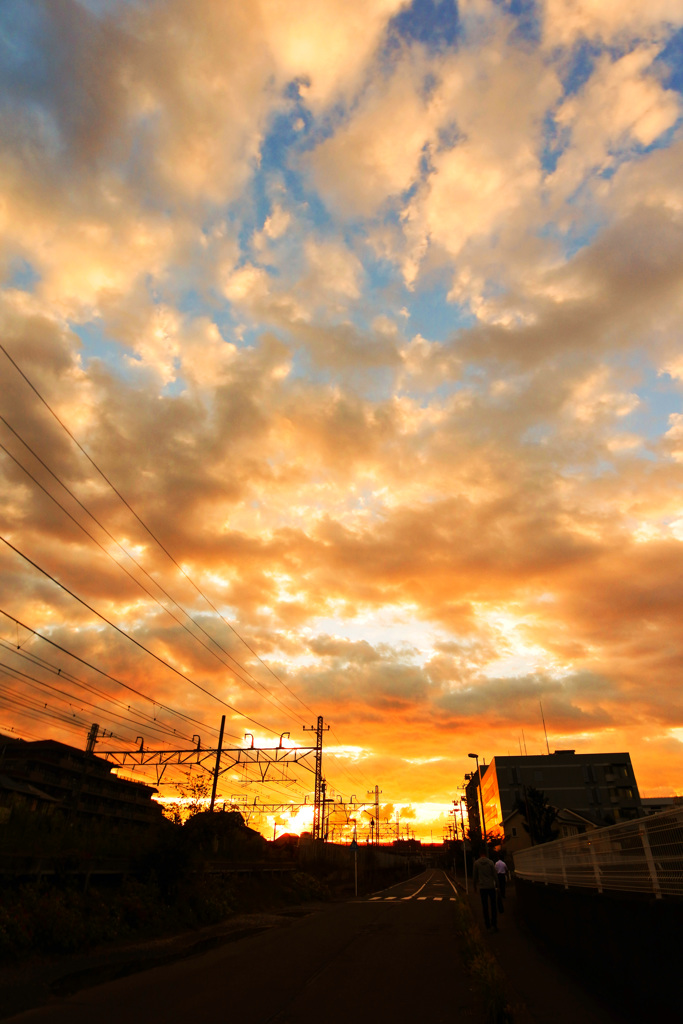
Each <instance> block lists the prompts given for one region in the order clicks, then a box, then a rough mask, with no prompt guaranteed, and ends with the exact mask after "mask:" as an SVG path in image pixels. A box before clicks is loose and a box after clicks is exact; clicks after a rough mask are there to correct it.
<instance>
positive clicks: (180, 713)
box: [0, 608, 237, 740]
mask: <svg viewBox="0 0 683 1024" xmlns="http://www.w3.org/2000/svg"><path fill="white" fill-rule="evenodd" d="M0 615H5V616H6V617H7V618H8V619H11V620H12V622H15V623H16V624H17V625H18V626H21V628H22V629H26V630H28V632H29V633H33V635H34V636H37V637H38V639H40V640H43V641H44V642H45V643H47V644H50V646H52V647H54V648H56V650H58V651H61V652H62V653H63V654H66V655H68V657H70V658H73V659H74V660H75V661H78V662H80V663H81V665H85V666H86V668H91V669H92V670H93V671H94V672H97V673H98V674H99V675H101V676H103V677H104V678H105V679H111V681H112V682H114V683H117V684H118V685H119V686H122V687H123V688H124V689H125V690H129V691H130V692H131V693H134V694H136V695H137V696H138V697H142V698H143V700H147V701H149V702H150V704H154V705H156V707H160V708H163V709H164V711H168V712H169V713H170V714H173V715H176V717H178V718H182V719H184V720H185V721H186V722H191V723H192V724H193V725H199V726H201V727H202V728H203V729H208V730H209V732H215V733H217V732H218V729H216V728H214V727H213V726H207V725H206V724H205V723H204V722H200V721H199V719H197V718H192V716H191V715H186V714H185V712H184V711H177V710H176V709H175V708H172V707H170V706H169V705H168V704H164V703H163V702H161V701H159V700H157V699H156V698H154V697H150V696H149V694H147V693H143V691H142V690H138V689H136V688H135V687H134V686H131V685H130V684H129V683H124V682H123V680H122V679H117V677H116V676H113V675H111V674H110V673H109V672H105V671H104V669H101V668H98V667H97V665H93V664H92V662H90V661H86V659H85V658H81V656H80V655H78V654H74V653H73V651H70V650H68V648H66V647H63V646H62V645H61V644H58V643H57V641H56V640H51V639H50V637H48V636H45V635H44V634H43V633H39V632H38V631H37V630H35V629H33V628H32V627H31V626H27V625H26V623H25V622H21V621H20V620H19V619H17V618H16V617H15V616H14V615H12V614H10V612H8V611H5V610H4V609H3V608H0ZM226 735H228V736H229V737H230V739H234V740H236V739H237V736H234V735H233V734H232V733H228V734H226Z"/></svg>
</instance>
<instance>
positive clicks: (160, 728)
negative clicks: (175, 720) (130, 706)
mask: <svg viewBox="0 0 683 1024" xmlns="http://www.w3.org/2000/svg"><path fill="white" fill-rule="evenodd" d="M0 669H4V670H5V674H8V675H10V676H12V677H13V678H14V679H16V680H17V681H18V682H22V683H24V685H26V686H30V687H33V688H41V687H42V688H43V689H46V690H50V691H52V692H53V693H56V694H59V695H60V697H61V698H63V699H65V700H67V701H68V702H69V703H71V702H72V701H73V702H74V703H75V704H87V706H88V707H91V708H94V710H95V711H103V712H104V713H105V714H106V715H113V717H114V718H120V719H121V720H122V721H123V722H124V724H127V725H129V727H135V728H136V729H147V730H151V731H152V732H153V733H157V734H159V735H160V736H161V737H162V739H166V740H167V738H168V737H170V738H171V739H172V738H173V736H174V730H173V729H172V728H171V727H170V726H165V725H164V724H163V723H161V724H160V725H157V726H155V725H152V724H151V723H150V722H149V721H147V722H145V721H140V720H138V719H135V718H133V717H132V716H131V715H123V714H121V712H120V711H113V710H109V709H106V708H102V707H100V706H99V705H98V704H93V702H92V701H90V700H86V699H85V698H84V697H82V698H80V700H79V698H78V697H77V696H75V695H74V694H72V693H67V692H66V691H65V690H60V689H59V687H57V686H53V685H52V684H51V683H46V682H45V681H44V680H42V679H36V677H35V676H30V675H29V674H28V673H27V672H21V671H20V670H19V669H17V668H12V666H10V665H6V664H5V663H4V662H2V661H0ZM81 710H82V709H81ZM115 738H116V739H121V740H122V742H124V743H125V742H126V740H124V739H123V737H119V736H117V737H115ZM182 738H183V737H180V736H179V737H178V739H182ZM128 742H131V741H128Z"/></svg>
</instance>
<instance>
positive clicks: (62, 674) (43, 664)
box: [0, 637, 191, 742]
mask: <svg viewBox="0 0 683 1024" xmlns="http://www.w3.org/2000/svg"><path fill="white" fill-rule="evenodd" d="M0 645H2V646H3V647H5V648H6V649H7V650H8V651H9V652H11V653H12V654H14V655H15V656H18V657H20V658H23V659H24V660H26V661H28V662H29V664H31V665H34V666H36V667H38V668H41V669H43V671H47V672H52V673H53V675H55V676H57V677H58V678H59V679H63V680H64V681H65V682H68V683H71V684H72V685H73V686H77V687H80V688H82V689H84V690H85V691H86V692H87V693H92V694H94V695H95V696H97V697H101V698H102V699H103V700H106V701H108V702H109V703H111V704H116V705H118V706H119V707H120V708H123V710H124V711H129V712H130V711H131V706H130V704H128V705H126V704H125V703H124V701H122V700H120V698H118V697H114V696H112V695H111V694H109V693H107V692H106V691H105V690H100V689H99V688H98V687H96V686H93V685H92V684H91V683H86V682H85V681H84V680H82V679H79V678H78V677H77V676H74V675H73V674H72V673H70V672H67V671H64V670H62V669H61V668H58V667H57V666H56V665H52V664H50V662H49V661H46V660H45V659H44V658H40V657H38V656H37V655H35V654H33V653H32V652H30V651H23V650H17V649H16V648H15V647H14V646H13V645H12V644H10V643H8V642H7V640H4V639H3V638H2V637H0ZM45 685H48V684H45ZM134 713H135V714H136V715H139V716H140V717H141V718H143V719H145V720H146V722H147V723H154V722H156V721H159V722H160V727H163V728H164V729H166V730H168V731H170V732H171V733H172V734H173V735H174V736H177V737H178V738H179V739H190V737H188V736H185V735H184V734H183V733H181V732H179V731H178V730H177V729H174V728H173V727H172V726H170V725H166V724H165V723H163V722H161V720H160V719H157V717H156V715H155V716H151V715H148V714H146V712H144V711H141V710H140V709H139V708H136V709H135V712H134ZM152 727H154V726H152ZM190 742H191V739H190Z"/></svg>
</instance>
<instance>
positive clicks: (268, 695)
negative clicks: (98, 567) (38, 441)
mask: <svg viewBox="0 0 683 1024" xmlns="http://www.w3.org/2000/svg"><path fill="white" fill-rule="evenodd" d="M0 422H2V423H4V425H5V426H6V427H7V429H8V430H10V431H11V432H12V434H14V436H15V437H16V438H17V440H18V441H20V442H21V444H23V445H24V447H25V448H26V449H27V450H28V451H29V452H30V453H31V455H32V456H33V457H34V459H36V461H37V462H39V463H40V465H41V466H42V467H43V468H44V469H45V470H46V472H48V473H49V474H50V476H52V477H53V479H54V480H56V482H57V483H58V484H59V485H60V487H62V488H63V489H64V490H65V491H66V493H67V494H68V495H69V497H70V498H72V500H73V501H75V502H76V503H77V504H78V505H79V506H80V508H82V509H83V511H84V512H85V513H86V515H88V516H89V517H90V519H92V520H93V522H95V523H96V524H97V525H98V526H99V527H100V529H101V530H102V531H103V532H104V533H105V534H106V535H107V537H109V539H110V540H111V541H112V542H113V543H114V544H116V546H117V547H118V548H119V550H120V551H122V552H123V554H124V555H125V556H126V557H127V558H129V559H130V560H131V562H133V564H134V565H135V566H136V567H137V568H138V569H139V570H140V571H141V572H142V573H144V574H145V576H146V577H147V578H148V579H149V580H150V581H151V582H152V583H153V584H154V585H155V586H156V587H158V589H159V590H160V591H161V593H162V594H163V595H164V597H166V598H167V599H168V600H169V601H171V602H172V604H174V605H175V606H176V608H178V609H179V610H180V611H181V612H182V613H183V615H185V616H186V617H187V618H188V619H189V620H190V622H192V623H193V624H194V625H195V626H196V627H197V629H199V630H201V632H202V633H203V634H204V635H205V636H206V637H207V639H208V640H210V641H211V643H213V644H215V646H216V647H218V649H219V650H220V651H221V652H222V653H223V654H224V655H225V656H226V658H229V660H230V661H231V662H233V664H234V665H236V666H237V667H238V668H239V669H240V670H241V671H242V672H244V673H245V674H246V675H247V676H249V678H250V679H252V680H253V682H254V683H255V684H256V685H257V686H259V687H261V690H263V691H265V693H259V696H261V697H265V699H266V700H267V701H268V702H269V703H271V704H273V703H274V701H277V702H278V705H280V708H279V710H281V709H284V711H285V713H286V714H289V715H290V716H292V718H293V720H297V724H298V725H301V724H302V721H303V719H302V718H301V715H300V714H299V713H298V712H295V711H294V710H293V709H292V708H290V707H289V706H288V705H287V704H286V703H285V702H284V701H282V700H281V699H280V698H279V697H276V696H275V694H273V693H272V691H271V690H269V689H268V687H267V686H265V685H264V684H263V683H262V682H261V681H260V680H259V679H256V677H255V676H254V675H253V674H252V673H251V672H250V671H249V669H248V668H246V667H245V666H244V665H242V664H241V663H240V662H239V661H237V659H236V658H234V657H233V655H232V654H230V652H229V651H226V650H225V648H224V647H223V646H222V644H220V643H219V642H218V641H217V640H216V639H215V637H212V636H211V634H210V633H208V632H207V630H205V629H204V627H203V626H202V624H201V623H200V622H197V620H196V619H195V618H194V617H193V616H192V615H191V614H190V613H189V612H188V611H187V609H185V608H183V606H182V605H181V604H180V603H179V602H178V601H176V600H175V598H174V597H172V596H171V594H169V593H168V591H167V590H166V589H165V588H164V587H163V586H162V585H161V584H160V583H159V581H158V580H156V579H154V577H153V576H152V575H151V574H150V573H149V572H148V571H147V569H145V567H144V566H143V565H141V563H140V562H138V560H137V559H136V558H135V557H134V556H133V555H131V554H130V552H128V551H127V550H126V549H125V548H124V546H123V545H122V544H121V543H120V542H119V541H118V540H117V539H116V537H114V535H113V534H112V533H110V531H109V530H108V529H107V527H106V526H104V524H103V523H101V522H100V520H99V519H98V518H97V516H95V515H94V514H93V513H92V512H91V511H90V510H89V509H88V508H87V507H86V506H85V505H84V504H83V502H82V501H80V499H79V498H78V497H77V496H76V495H75V494H74V493H73V491H72V490H71V489H70V488H69V487H67V485H66V484H65V483H64V481H63V480H62V479H61V478H60V477H59V476H58V474H56V473H55V472H54V471H53V470H52V469H51V468H50V466H48V465H47V463H46V462H45V461H44V460H43V459H42V458H41V457H40V456H39V455H38V454H37V452H35V451H34V450H33V448H32V447H31V446H30V445H29V444H28V442H27V441H25V440H24V438H23V437H22V436H21V435H20V434H19V433H18V431H16V430H15V429H14V427H13V426H12V425H11V424H10V423H9V422H8V421H7V420H6V419H5V417H4V416H0ZM0 450H1V451H3V452H4V453H5V455H7V456H8V458H10V459H11V460H12V461H13V462H14V463H15V465H17V466H18V467H19V469H21V470H22V471H23V472H24V473H25V474H26V476H28V478H29V479H30V480H32V481H33V483H34V484H35V485H36V487H39V488H40V489H41V491H42V492H43V493H44V494H45V495H46V496H47V497H48V498H50V500H51V501H53V502H54V504H55V505H57V507H58V508H60V509H61V510H62V512H63V513H64V514H65V515H66V516H68V518H69V519H70V520H71V521H72V522H73V523H74V524H75V525H76V526H77V527H78V528H79V529H80V530H82V531H83V533H84V534H85V535H86V537H88V538H89V539H90V540H91V541H92V542H93V543H94V544H96V545H97V547H98V548H99V549H100V550H101V551H102V552H104V554H105V555H106V556H107V557H108V558H110V559H111V561H113V562H114V564H115V565H117V566H118V567H119V569H121V571H122V572H124V573H125V574H126V576H128V578H129V579H131V580H132V581H133V583H135V584H136V585H137V586H139V587H140V589H141V590H142V591H143V592H144V593H145V594H147V596H148V597H150V598H151V599H152V600H153V601H155V602H156V603H157V604H158V605H159V607H160V608H162V609H163V611H165V612H166V613H167V615H169V616H170V617H171V618H172V619H173V621H174V622H176V623H177V624H178V625H179V626H180V627H181V628H182V629H184V630H185V632H186V633H187V634H188V635H189V636H191V637H192V639H193V640H196V641H197V643H199V644H201V645H202V647H203V648H204V649H205V650H206V651H208V652H209V654H212V655H213V656H214V657H215V658H216V659H217V660H218V661H219V662H220V663H221V664H222V665H225V667H226V668H228V669H229V670H230V671H231V672H233V674H234V675H235V676H236V678H237V679H239V680H240V682H242V683H244V684H245V685H246V686H250V687H251V689H253V690H255V691H256V692H258V691H257V690H256V687H255V686H254V685H252V683H250V682H249V679H244V678H243V677H242V676H241V675H240V674H239V673H237V672H235V670H234V669H232V668H231V667H230V666H229V665H227V664H226V662H224V661H223V659H222V658H220V657H219V656H218V654H216V651H215V650H214V649H213V648H212V647H209V645H208V644H206V643H204V641H203V640H202V639H201V638H200V637H198V636H196V634H194V633H193V632H192V631H191V630H190V629H188V627H187V624H186V623H184V622H182V621H181V620H180V619H179V618H178V617H177V616H176V615H174V614H173V612H172V611H171V610H170V609H169V608H167V607H166V606H165V605H164V604H162V602H161V601H160V600H159V598H158V597H157V596H156V595H155V594H153V593H152V592H151V591H150V590H149V589H148V588H147V587H146V586H145V585H144V583H142V582H141V580H139V579H137V577H135V576H134V575H133V574H132V573H131V572H130V571H129V570H128V569H126V567H125V566H124V565H122V564H121V562H119V561H117V559H115V558H114V556H113V555H112V553H111V552H110V551H108V550H107V549H106V547H105V546H104V544H102V543H101V542H100V541H99V540H98V539H97V538H96V537H94V536H93V534H92V533H90V531H89V530H88V529H86V527H85V526H84V525H83V523H81V522H79V520H78V519H76V517H75V516H74V515H73V514H72V513H71V512H69V510H68V509H67V508H65V507H64V505H62V503H61V502H60V501H58V499H57V498H56V497H55V495H54V494H52V493H51V492H50V491H49V490H48V489H47V488H46V487H45V486H44V485H43V484H42V483H41V482H40V481H39V480H38V479H37V478H36V477H35V476H34V475H33V474H32V473H31V472H30V470H28V469H27V468H26V466H25V465H24V464H23V463H22V462H21V461H20V460H19V459H18V458H17V457H16V456H15V455H13V454H12V452H10V451H9V449H8V448H6V447H5V445H3V444H0ZM271 697H272V699H271ZM274 706H275V705H274ZM294 716H296V719H294Z"/></svg>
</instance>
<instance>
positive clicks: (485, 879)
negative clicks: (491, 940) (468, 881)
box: [472, 846, 498, 932]
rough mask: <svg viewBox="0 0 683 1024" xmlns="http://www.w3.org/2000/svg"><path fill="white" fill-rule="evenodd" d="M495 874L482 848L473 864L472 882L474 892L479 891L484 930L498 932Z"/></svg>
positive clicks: (490, 861) (494, 867)
mask: <svg viewBox="0 0 683 1024" xmlns="http://www.w3.org/2000/svg"><path fill="white" fill-rule="evenodd" d="M497 874H498V873H497V871H496V866H495V864H494V863H493V861H492V860H489V858H488V857H487V856H486V847H485V846H484V847H482V850H481V853H480V854H479V856H478V857H477V859H476V860H475V862H474V870H473V872H472V880H473V881H474V891H475V892H476V891H477V889H478V890H479V896H480V898H481V909H482V913H483V915H484V924H485V925H486V930H487V931H494V932H497V931H498V908H497V907H496V894H497V890H498V886H497V884H496V879H497Z"/></svg>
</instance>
